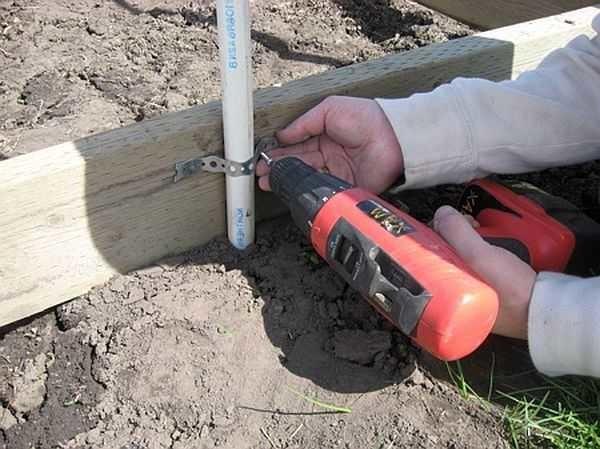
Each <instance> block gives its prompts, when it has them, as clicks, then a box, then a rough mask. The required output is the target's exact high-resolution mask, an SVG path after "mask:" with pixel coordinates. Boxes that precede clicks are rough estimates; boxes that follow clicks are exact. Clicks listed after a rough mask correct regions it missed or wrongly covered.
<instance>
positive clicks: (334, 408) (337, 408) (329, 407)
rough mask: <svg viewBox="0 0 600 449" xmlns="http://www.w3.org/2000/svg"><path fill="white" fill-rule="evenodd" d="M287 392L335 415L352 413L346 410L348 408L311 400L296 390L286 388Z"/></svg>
mask: <svg viewBox="0 0 600 449" xmlns="http://www.w3.org/2000/svg"><path fill="white" fill-rule="evenodd" d="M288 390H290V391H291V392H292V393H294V394H295V395H296V396H298V397H299V398H302V399H304V400H305V401H308V402H310V403H311V404H314V405H316V406H318V407H321V408H324V409H326V410H331V411H334V412H337V413H352V409H351V408H348V407H340V406H337V405H333V404H327V403H326V402H321V401H319V400H318V399H315V398H311V397H309V396H306V395H304V394H302V393H300V392H298V391H296V390H293V389H292V388H289V387H288Z"/></svg>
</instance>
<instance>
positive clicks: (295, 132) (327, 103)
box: [277, 99, 332, 145]
mask: <svg viewBox="0 0 600 449" xmlns="http://www.w3.org/2000/svg"><path fill="white" fill-rule="evenodd" d="M331 102H332V101H331V100H328V99H326V100H324V101H322V102H321V103H319V104H318V105H317V106H315V107H314V108H312V109H311V110H309V111H308V112H306V113H304V114H303V115H301V116H300V117H298V118H297V119H296V120H294V121H293V122H292V123H290V124H289V125H288V126H286V127H285V128H284V129H282V130H281V131H279V132H278V133H277V140H278V141H279V142H280V143H281V144H283V145H293V144H296V143H300V142H302V141H304V140H306V139H308V138H309V137H313V136H318V135H319V134H323V132H324V131H325V120H326V118H327V112H328V111H329V109H330V107H331Z"/></svg>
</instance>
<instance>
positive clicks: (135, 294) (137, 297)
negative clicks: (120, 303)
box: [125, 285, 146, 304]
mask: <svg viewBox="0 0 600 449" xmlns="http://www.w3.org/2000/svg"><path fill="white" fill-rule="evenodd" d="M145 296H146V295H145V293H144V289H143V288H141V287H139V286H137V285H135V286H133V287H131V290H129V296H128V297H127V301H126V302H125V303H126V304H131V303H133V302H137V301H141V300H142V299H144V298H145Z"/></svg>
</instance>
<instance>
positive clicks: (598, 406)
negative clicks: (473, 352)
mask: <svg viewBox="0 0 600 449" xmlns="http://www.w3.org/2000/svg"><path fill="white" fill-rule="evenodd" d="M447 367H448V373H449V375H450V378H451V380H452V381H453V382H454V384H455V385H456V387H457V388H458V391H459V393H460V394H461V396H463V397H464V398H468V399H476V400H478V401H481V402H483V403H484V404H487V405H489V406H491V405H492V404H491V403H492V401H493V402H496V403H497V404H500V405H501V406H502V407H503V409H504V413H503V420H504V425H505V427H506V430H507V433H508V435H509V437H510V441H511V443H512V446H513V447H514V448H515V449H534V448H544V449H545V448H556V449H594V448H600V381H598V380H595V379H590V378H575V377H569V378H560V379H556V378H549V377H545V376H541V375H539V378H540V380H541V381H540V383H539V385H538V386H536V387H534V388H529V389H522V390H517V391H501V390H499V389H498V388H497V387H496V386H494V363H492V368H491V369H490V379H489V388H488V391H487V398H484V397H482V396H481V394H478V393H477V392H476V391H475V388H473V387H472V386H471V385H470V384H469V382H468V381H467V379H466V377H465V374H464V371H463V368H462V366H461V364H460V362H456V363H454V364H452V365H450V364H448V365H447Z"/></svg>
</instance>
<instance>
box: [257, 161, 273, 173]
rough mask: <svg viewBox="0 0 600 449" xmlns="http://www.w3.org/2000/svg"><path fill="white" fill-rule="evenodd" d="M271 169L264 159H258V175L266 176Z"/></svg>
mask: <svg viewBox="0 0 600 449" xmlns="http://www.w3.org/2000/svg"><path fill="white" fill-rule="evenodd" d="M270 171H271V169H270V168H269V166H268V165H267V163H266V162H265V161H263V160H260V161H258V163H257V164H256V176H265V175H266V174H267V173H269V172H270Z"/></svg>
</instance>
